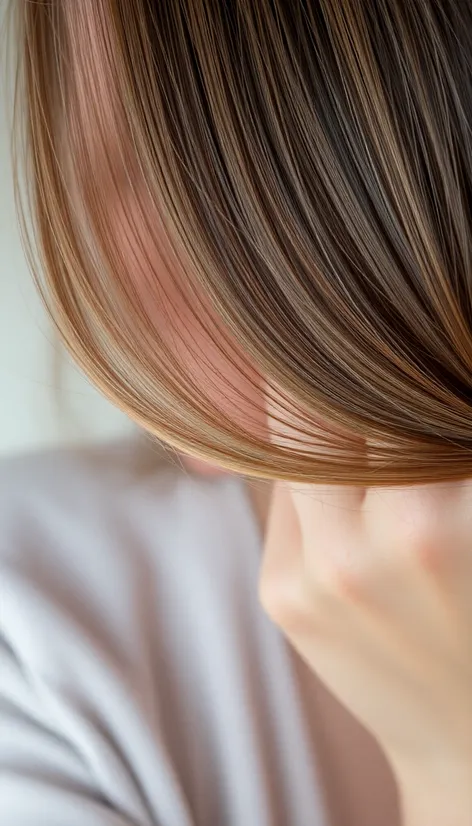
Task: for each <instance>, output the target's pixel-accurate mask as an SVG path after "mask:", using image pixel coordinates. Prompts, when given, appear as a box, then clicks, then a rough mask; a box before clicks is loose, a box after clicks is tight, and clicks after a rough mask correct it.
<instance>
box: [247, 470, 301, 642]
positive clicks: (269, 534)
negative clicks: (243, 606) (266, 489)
mask: <svg viewBox="0 0 472 826" xmlns="http://www.w3.org/2000/svg"><path fill="white" fill-rule="evenodd" d="M303 574H304V566H303V556H302V548H301V534H300V525H299V522H298V519H297V516H296V513H295V509H294V507H293V503H292V501H291V498H290V494H289V492H288V490H287V488H286V486H285V485H284V483H283V482H276V483H275V484H274V486H273V490H272V501H271V506H270V511H269V517H268V522H267V529H266V536H265V543H264V556H263V559H262V564H261V568H260V574H259V600H260V602H261V604H262V606H263V608H264V609H265V611H266V612H267V613H268V614H269V616H270V617H272V619H274V620H275V622H276V623H277V624H278V625H281V626H282V627H283V626H289V627H292V625H293V623H294V622H295V624H296V626H297V627H298V626H299V625H300V622H305V620H306V614H307V612H306V606H305V596H304V585H303V582H302V580H303Z"/></svg>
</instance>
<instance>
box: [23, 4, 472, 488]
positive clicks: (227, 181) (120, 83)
mask: <svg viewBox="0 0 472 826" xmlns="http://www.w3.org/2000/svg"><path fill="white" fill-rule="evenodd" d="M17 5H18V12H19V13H18V18H17V22H18V24H19V29H18V37H19V43H20V64H19V65H20V73H19V77H18V82H19V88H20V89H21V90H22V96H23V93H24V96H23V99H24V102H25V110H24V120H23V130H22V135H23V137H24V138H25V144H24V146H25V181H26V184H27V193H26V200H25V201H23V206H22V208H21V209H22V213H23V215H25V213H26V212H28V214H29V215H30V216H31V221H32V224H31V229H29V230H27V243H28V245H29V249H30V251H31V255H32V262H33V266H34V269H35V272H36V273H37V278H38V283H39V286H40V290H41V293H42V295H43V297H44V299H45V301H46V302H47V306H48V309H49V311H50V313H51V315H52V317H53V319H54V322H55V324H56V325H57V329H58V331H59V333H60V335H61V337H62V339H63V341H64V342H65V345H66V347H67V348H68V349H69V351H70V352H71V354H72V356H73V357H74V358H75V360H76V361H77V362H78V363H79V364H80V366H81V367H82V368H83V369H84V371H85V372H86V373H87V375H88V376H89V378H90V379H91V380H92V381H93V382H94V383H95V384H96V385H97V386H98V387H99V388H100V389H101V390H102V391H103V392H104V393H105V394H106V395H107V396H108V397H109V398H110V399H111V400H112V401H113V402H114V403H115V404H116V405H118V406H119V407H120V408H121V409H122V410H124V411H126V413H128V414H129V415H130V416H131V417H132V418H133V419H134V420H135V421H136V422H138V423H139V424H140V425H141V426H142V427H144V428H145V429H146V430H147V431H148V432H149V433H150V434H153V435H154V436H156V437H158V438H159V439H161V440H163V441H165V442H166V443H168V444H170V445H172V446H174V447H176V448H178V449H179V450H183V451H186V452H188V453H190V454H192V455H194V456H197V457H200V458H204V459H206V460H208V461H211V462H217V463H219V464H221V465H223V466H224V467H227V468H230V469H233V470H237V471H240V472H242V473H244V474H248V475H253V476H258V477H261V478H279V479H287V480H296V481H302V482H306V481H311V482H318V483H322V484H324V483H326V484H341V485H362V486H371V485H376V486H384V485H409V484H427V483H431V482H439V481H441V482H447V481H453V480H460V479H466V478H467V477H472V269H471V265H472V238H471V217H472V141H471V125H472V124H471V121H472V69H471V61H472V2H471V1H470V0H411V2H403V0H343V2H340V1H339V0H312V2H310V0H291V2H289V3H288V2H284V1H283V0H257V2H254V0H227V2H216V1H215V2H206V1H205V0H154V2H153V0H133V2H129V0H80V2H74V0H47V2H46V0H23V2H18V4H17ZM26 224H27V221H26V220H24V225H26ZM125 251H126V253H125ZM176 315H179V321H178V323H176ZM182 331H184V332H182ZM202 337H203V338H205V337H206V339H205V340H209V341H211V342H212V343H213V348H214V352H218V356H217V357H216V356H215V358H213V359H212V358H210V357H209V356H208V355H206V351H205V350H204V348H203V347H202V340H203V339H202ZM187 357H188V358H187ZM188 359H190V361H189V360H188ZM189 363H190V364H195V363H198V365H199V369H200V370H202V371H203V372H204V376H205V379H204V380H201V378H199V379H198V380H197V379H196V378H195V376H194V374H193V372H192V369H191V368H189V366H188V365H189ZM228 365H230V366H231V367H232V368H234V369H236V370H237V372H238V374H241V375H244V376H245V380H246V381H245V384H244V387H245V388H250V392H249V391H247V390H245V391H244V392H243V391H239V390H238V388H237V386H236V384H235V383H234V382H233V380H232V379H229V378H228V375H230V372H229V371H228V370H227V369H226V368H227V366H228ZM199 375H200V374H199ZM231 375H233V373H231ZM217 386H218V387H222V388H223V396H224V399H225V402H226V404H224V405H223V404H222V405H219V404H218V402H217V400H215V398H216V397H214V394H213V392H212V388H216V387H217ZM261 389H262V390H263V391H264V398H265V400H266V401H264V399H263V397H262V396H258V395H257V394H256V391H257V393H259V392H260V391H261ZM252 390H254V393H252ZM238 393H241V397H240V398H239V396H238ZM258 398H260V399H261V401H260V402H257V399H258ZM267 400H268V402H267ZM228 402H229V403H228ZM266 403H268V404H269V406H270V409H271V410H272V425H271V427H272V438H269V434H268V432H267V431H265V430H264V429H261V428H258V426H257V422H258V421H259V419H258V416H259V414H260V412H261V410H262V412H264V405H265V404H266ZM232 411H235V412H238V414H239V415H233V414H232ZM241 411H244V415H243V416H241V415H240V414H241ZM274 433H275V438H274ZM277 433H278V435H277Z"/></svg>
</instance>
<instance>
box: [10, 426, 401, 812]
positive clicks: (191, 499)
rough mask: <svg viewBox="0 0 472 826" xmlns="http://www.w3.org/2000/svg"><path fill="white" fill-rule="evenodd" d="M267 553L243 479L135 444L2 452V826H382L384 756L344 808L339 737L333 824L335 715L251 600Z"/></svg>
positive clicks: (347, 794) (346, 784) (347, 780)
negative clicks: (319, 709)
mask: <svg viewBox="0 0 472 826" xmlns="http://www.w3.org/2000/svg"><path fill="white" fill-rule="evenodd" d="M260 557H261V537H260V534H259V528H258V524H257V522H256V520H255V517H254V514H253V512H252V509H251V504H250V500H249V497H248V493H247V489H246V487H245V485H244V484H243V483H242V482H241V481H240V480H237V479H236V478H229V477H227V478H222V479H218V480H216V481H210V480H205V479H202V478H196V477H194V476H192V475H189V474H185V473H184V472H182V471H181V470H179V469H178V468H177V467H176V466H175V464H172V462H171V460H169V459H165V458H163V456H162V454H160V453H159V452H158V449H157V448H156V447H155V446H154V447H153V446H151V444H150V443H149V442H148V441H147V440H145V439H141V438H140V439H136V440H134V439H131V440H130V441H129V442H122V443H119V444H112V445H109V446H104V447H101V448H90V449H87V450H80V451H75V450H66V451H54V452H50V453H43V454H38V455H36V456H30V457H24V458H16V459H9V460H4V461H3V462H2V463H1V465H0V822H1V823H2V824H5V826H43V824H44V826H151V824H153V826H213V825H214V826H338V824H341V823H349V824H351V823H352V824H357V823H362V824H365V825H366V826H367V825H368V824H370V823H372V824H378V823H380V822H382V824H386V825H387V820H386V819H385V818H384V819H382V820H380V819H377V817H378V815H379V812H384V811H385V809H384V808H382V806H385V801H383V802H381V807H380V809H379V808H377V809H376V804H375V788H376V776H375V775H376V772H377V773H378V765H379V764H378V760H375V761H371V770H372V777H371V778H370V777H369V783H370V788H371V789H372V793H371V796H372V802H373V810H372V811H371V806H370V805H366V801H365V800H364V802H362V800H361V803H360V807H358V809H357V816H356V810H355V799H356V790H357V788H358V787H359V788H361V787H362V783H360V784H359V783H357V779H356V773H355V769H353V767H352V764H351V767H350V768H349V770H348V771H347V772H345V774H344V778H343V776H342V765H341V763H342V759H341V758H342V755H343V754H344V746H342V747H341V748H340V749H339V750H338V754H339V755H340V757H338V758H337V765H338V767H337V769H336V770H335V772H334V775H336V772H337V775H336V778H337V780H336V784H335V786H334V787H333V788H334V795H333V793H332V794H331V803H330V806H329V808H330V812H331V817H333V819H332V820H331V819H330V820H329V821H328V817H327V811H328V805H327V802H326V794H323V792H322V790H323V789H325V790H327V789H328V786H329V780H328V779H326V782H324V781H323V780H322V777H321V766H320V762H321V761H320V754H319V748H320V744H321V741H322V738H323V736H325V739H326V735H327V736H328V739H329V738H331V739H332V740H333V742H335V740H336V736H337V735H336V725H331V728H330V730H329V731H328V732H326V731H325V732H324V734H323V730H322V723H323V720H322V715H319V719H318V722H317V721H316V715H314V714H313V710H314V708H315V706H316V702H317V700H316V685H317V681H316V680H315V678H314V675H313V674H311V672H308V669H307V668H306V667H305V666H303V665H302V663H301V661H300V660H299V658H298V657H297V655H295V653H294V652H292V650H291V648H290V647H289V646H288V644H287V643H286V642H285V640H284V638H283V636H282V635H281V634H280V633H279V632H278V630H277V629H276V628H275V626H273V625H272V623H271V622H270V621H269V619H268V618H266V616H265V615H264V613H263V611H262V609H261V608H260V607H259V604H258V601H257V583H258V573H259V563H260ZM319 689H320V687H319V681H318V691H319ZM320 696H321V695H320V694H318V698H319V697H320ZM328 706H329V703H328ZM325 707H326V706H325ZM331 719H332V720H333V721H334V722H335V721H336V719H338V721H339V709H338V717H337V718H336V715H334V716H332V718H331ZM346 720H347V718H346V719H345V720H344V723H345V722H346ZM341 722H342V721H341ZM340 730H341V732H342V736H343V737H344V743H346V742H347V741H346V737H347V738H349V736H352V735H353V732H354V735H355V736H354V741H353V742H355V737H356V736H358V733H359V732H358V731H357V730H356V729H355V726H354V729H353V728H352V725H351V729H349V725H348V726H347V728H346V726H345V725H344V727H343V725H341V728H340ZM356 731H357V734H356ZM338 740H339V735H338ZM339 742H341V741H339ZM358 743H359V744H360V745H359V750H358V755H357V759H356V760H355V761H354V766H355V765H356V763H358V764H360V763H363V764H364V766H366V767H367V770H368V771H370V769H369V761H368V759H366V760H363V755H362V752H361V749H362V743H363V741H362V736H361V739H360V740H358ZM364 746H365V742H364ZM326 754H327V755H328V757H329V752H326ZM364 756H365V757H366V758H368V752H366V753H365V755H364ZM374 756H375V755H374ZM382 770H383V769H382V767H381V768H380V775H381V774H382ZM331 775H332V776H334V775H333V771H332V770H331ZM350 784H351V785H350ZM364 787H365V783H364ZM336 797H337V798H338V800H337V802H336ZM343 801H344V803H343ZM387 805H388V801H387ZM336 806H337V807H338V808H337V811H338V812H341V809H343V806H344V809H343V812H344V814H342V815H341V814H339V815H337V814H333V812H334V811H335V809H336ZM371 818H372V819H371ZM390 822H392V821H390Z"/></svg>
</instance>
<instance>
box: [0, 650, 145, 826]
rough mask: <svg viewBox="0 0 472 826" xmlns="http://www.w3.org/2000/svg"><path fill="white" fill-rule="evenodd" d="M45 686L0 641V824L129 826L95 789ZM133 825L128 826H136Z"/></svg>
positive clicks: (20, 825) (125, 819)
mask: <svg viewBox="0 0 472 826" xmlns="http://www.w3.org/2000/svg"><path fill="white" fill-rule="evenodd" d="M50 696H51V695H50V692H49V690H48V686H47V685H46V684H45V683H44V682H43V681H42V680H41V679H40V678H39V676H38V675H35V674H34V673H33V672H32V671H31V670H30V669H29V668H28V664H27V663H22V662H20V660H19V658H18V656H17V655H16V654H15V652H14V650H13V649H12V648H11V647H10V645H9V644H8V643H7V641H6V640H5V639H4V638H3V639H1V640H0V822H1V823H5V824H8V826H37V824H38V823H44V824H46V823H47V824H48V826H85V824H86V825H87V826H131V823H132V821H131V820H130V819H129V817H128V815H127V814H126V813H124V812H120V811H118V810H116V808H114V807H113V806H112V805H111V803H110V801H108V800H107V799H106V798H105V797H104V796H103V794H101V792H100V790H99V789H98V788H97V787H96V786H95V785H94V783H93V779H92V777H91V774H90V771H89V770H88V767H87V765H86V763H85V762H84V760H83V758H82V756H81V755H80V752H79V751H78V750H77V748H76V747H75V746H74V744H73V743H72V742H70V740H69V739H68V737H67V736H66V735H65V733H64V732H63V731H62V730H61V726H60V725H59V724H58V719H57V716H56V715H55V714H54V712H53V708H52V707H51V705H50V703H49V702H48V697H50ZM135 823H136V821H134V822H133V826H135Z"/></svg>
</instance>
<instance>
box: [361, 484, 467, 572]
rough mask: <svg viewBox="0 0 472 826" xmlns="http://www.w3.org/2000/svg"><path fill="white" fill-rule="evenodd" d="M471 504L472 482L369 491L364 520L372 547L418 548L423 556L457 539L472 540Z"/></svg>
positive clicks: (380, 549)
mask: <svg viewBox="0 0 472 826" xmlns="http://www.w3.org/2000/svg"><path fill="white" fill-rule="evenodd" d="M471 504H472V485H471V483H470V481H469V482H441V483H435V484H429V485H415V486H412V485H411V486H401V487H400V486H399V487H395V488H369V489H368V491H366V495H365V497H364V502H363V505H362V517H361V518H362V523H363V526H364V531H365V534H366V536H367V537H368V539H369V542H370V544H372V545H373V546H375V547H376V548H378V550H379V552H380V551H384V552H402V551H413V550H415V549H416V550H417V552H418V554H419V555H420V557H421V556H422V554H423V552H424V553H425V554H426V555H427V554H428V553H429V552H431V553H432V552H433V549H434V548H443V547H445V546H448V545H449V544H450V543H451V542H452V541H453V540H455V541H456V542H457V541H459V542H460V543H462V541H463V540H465V538H466V537H467V536H468V537H469V538H470V536H471V528H472V519H471V513H470V507H471ZM423 561H425V560H423Z"/></svg>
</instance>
